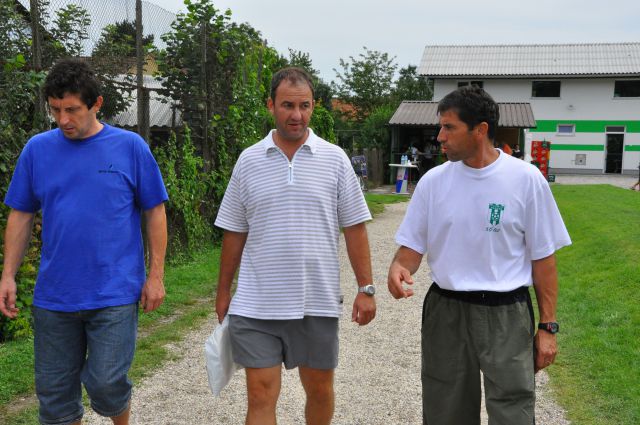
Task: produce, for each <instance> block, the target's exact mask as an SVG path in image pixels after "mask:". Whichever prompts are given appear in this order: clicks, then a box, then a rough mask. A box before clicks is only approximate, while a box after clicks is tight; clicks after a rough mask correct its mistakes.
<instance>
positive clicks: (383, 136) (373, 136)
mask: <svg viewBox="0 0 640 425" xmlns="http://www.w3.org/2000/svg"><path fill="white" fill-rule="evenodd" d="M395 111H396V106H395V105H392V104H386V105H381V106H378V107H377V108H375V109H374V110H372V111H371V113H369V115H367V117H366V118H365V119H364V121H363V122H362V123H361V125H360V133H359V134H358V136H357V137H356V140H357V142H358V147H360V148H381V149H382V150H383V151H386V149H387V147H388V146H389V143H390V142H391V133H390V131H389V125H388V124H389V120H390V119H391V117H392V116H393V114H394V112H395Z"/></svg>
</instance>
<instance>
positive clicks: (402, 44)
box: [148, 0, 640, 82]
mask: <svg viewBox="0 0 640 425" xmlns="http://www.w3.org/2000/svg"><path fill="white" fill-rule="evenodd" d="M148 1H150V2H151V3H156V4H157V5H159V6H161V7H164V8H165V9H167V10H169V11H172V12H178V11H180V10H184V5H183V3H182V0H148ZM213 4H214V5H215V6H216V7H217V8H218V9H221V10H226V9H231V11H232V13H233V15H232V20H234V21H236V22H248V23H249V24H250V25H251V26H252V27H253V28H255V29H256V30H258V31H260V32H261V33H262V36H263V38H266V39H267V42H268V43H269V45H270V46H272V47H274V48H275V49H276V50H278V51H279V52H280V53H281V54H285V55H287V56H288V48H292V49H295V50H302V51H304V52H307V53H309V55H310V58H311V60H312V61H313V65H314V68H315V69H318V70H319V71H320V74H321V76H322V78H323V79H324V80H325V81H327V82H330V81H331V80H335V73H334V72H333V68H336V69H338V70H339V71H341V68H340V67H339V59H340V58H343V59H348V57H349V56H354V57H357V56H358V55H359V54H360V53H362V52H363V51H364V50H363V46H367V48H369V49H371V50H378V51H381V52H387V53H389V54H390V55H391V56H395V57H396V63H397V64H398V66H399V67H405V66H407V65H418V64H419V62H420V58H421V56H422V51H423V49H424V46H426V45H428V44H429V45H433V44H437V45H446V44H533V43H544V44H548V43H592V42H625V41H635V42H640V1H638V0H529V1H520V0H483V1H478V0H449V1H440V2H431V1H426V0H422V1H420V0H387V1H385V0H316V1H303V0H298V1H292V0H217V1H214V2H213Z"/></svg>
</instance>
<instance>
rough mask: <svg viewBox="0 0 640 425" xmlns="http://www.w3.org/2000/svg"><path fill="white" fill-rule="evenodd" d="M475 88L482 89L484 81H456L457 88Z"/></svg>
mask: <svg viewBox="0 0 640 425" xmlns="http://www.w3.org/2000/svg"><path fill="white" fill-rule="evenodd" d="M465 86H476V87H480V88H481V89H482V88H484V81H458V87H465Z"/></svg>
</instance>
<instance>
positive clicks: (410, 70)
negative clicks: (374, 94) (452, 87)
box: [393, 65, 433, 104]
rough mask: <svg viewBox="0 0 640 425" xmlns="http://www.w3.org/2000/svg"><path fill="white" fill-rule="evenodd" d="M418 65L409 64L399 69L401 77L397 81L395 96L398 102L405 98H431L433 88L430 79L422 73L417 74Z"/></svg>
mask: <svg viewBox="0 0 640 425" xmlns="http://www.w3.org/2000/svg"><path fill="white" fill-rule="evenodd" d="M416 69H417V67H416V66H415V65H408V66H407V67H406V68H402V69H401V70H400V71H399V74H400V77H398V80H397V81H396V87H395V89H394V90H393V97H394V99H395V101H396V103H397V104H400V103H401V102H402V101H403V100H431V99H432V98H433V90H432V88H431V86H430V85H429V81H428V79H427V78H426V77H424V76H422V75H417V73H416Z"/></svg>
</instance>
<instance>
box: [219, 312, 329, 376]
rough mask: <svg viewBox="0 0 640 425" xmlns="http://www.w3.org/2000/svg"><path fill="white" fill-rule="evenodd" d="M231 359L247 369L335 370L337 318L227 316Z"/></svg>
mask: <svg viewBox="0 0 640 425" xmlns="http://www.w3.org/2000/svg"><path fill="white" fill-rule="evenodd" d="M229 334H230V336H231V350H232V352H233V360H234V361H235V362H236V363H238V364H240V365H242V366H244V367H250V368H266V367H273V366H278V365H281V364H282V363H284V366H285V367H286V368H287V369H293V368H295V367H298V366H303V367H309V368H313V369H335V368H336V366H338V318H335V317H315V316H305V317H304V318H303V319H295V320H260V319H252V318H248V317H243V316H236V315H229Z"/></svg>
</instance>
